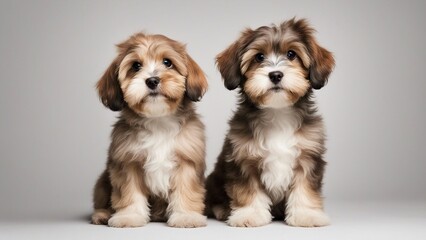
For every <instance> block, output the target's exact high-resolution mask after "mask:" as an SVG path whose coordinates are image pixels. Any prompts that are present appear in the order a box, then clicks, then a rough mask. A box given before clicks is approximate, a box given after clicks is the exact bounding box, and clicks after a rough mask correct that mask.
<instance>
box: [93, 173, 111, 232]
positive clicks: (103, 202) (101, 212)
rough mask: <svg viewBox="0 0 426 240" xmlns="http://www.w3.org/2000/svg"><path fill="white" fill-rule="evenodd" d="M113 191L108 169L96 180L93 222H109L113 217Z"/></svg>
mask: <svg viewBox="0 0 426 240" xmlns="http://www.w3.org/2000/svg"><path fill="white" fill-rule="evenodd" d="M111 192H112V186H111V182H110V180H109V174H108V171H107V170H105V171H104V172H103V173H102V175H101V176H100V177H99V179H98V181H97V182H96V185H95V189H94V191H93V208H94V209H95V211H94V212H93V214H92V224H105V225H106V224H108V220H109V218H110V217H111V214H112V209H111Z"/></svg>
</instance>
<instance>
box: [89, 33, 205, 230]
mask: <svg viewBox="0 0 426 240" xmlns="http://www.w3.org/2000/svg"><path fill="white" fill-rule="evenodd" d="M117 47H118V56H117V57H116V58H115V59H114V61H113V62H112V63H111V65H110V66H109V67H108V69H107V70H106V72H105V74H104V75H103V76H102V78H101V79H100V80H99V82H98V83H97V90H98V92H99V96H100V99H101V100H102V103H103V104H104V105H105V106H106V107H108V108H110V109H111V110H113V111H121V112H120V116H119V119H118V121H117V122H116V123H115V125H114V129H113V131H112V134H111V145H110V147H109V152H108V161H107V167H106V170H105V171H104V172H103V174H102V175H101V176H100V178H99V180H98V181H97V183H96V186H95V189H94V213H93V215H92V223H94V224H108V225H109V226H111V227H139V226H143V225H145V224H147V223H148V222H149V221H150V220H152V221H166V220H167V223H168V225H169V226H172V227H200V226H205V225H206V217H205V216H204V215H203V214H202V213H203V211H204V194H205V188H204V183H203V181H204V169H205V162H204V159H205V136H204V125H203V124H202V122H201V121H200V119H199V116H198V115H197V113H196V112H195V109H194V104H193V102H194V101H198V100H200V99H201V97H202V96H203V94H204V93H205V91H206V89H207V81H206V78H205V76H204V73H203V72H202V70H201V69H200V67H199V66H198V65H197V64H196V63H195V62H194V60H192V58H191V57H190V56H189V55H188V54H187V53H186V51H185V46H184V45H183V44H181V43H179V42H177V41H174V40H172V39H169V38H167V37H165V36H162V35H145V34H143V33H138V34H135V35H133V36H131V37H130V38H129V39H128V40H126V41H124V42H122V43H120V44H118V45H117Z"/></svg>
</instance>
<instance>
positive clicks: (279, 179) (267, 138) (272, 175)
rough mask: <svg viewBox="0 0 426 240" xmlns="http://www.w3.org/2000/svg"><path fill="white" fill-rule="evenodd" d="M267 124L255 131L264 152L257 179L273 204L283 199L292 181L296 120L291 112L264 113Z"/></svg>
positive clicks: (266, 111) (296, 149)
mask: <svg viewBox="0 0 426 240" xmlns="http://www.w3.org/2000/svg"><path fill="white" fill-rule="evenodd" d="M264 111H265V112H264V114H265V115H264V116H263V118H265V120H266V124H265V125H264V126H259V127H257V128H256V129H255V135H257V136H258V138H257V139H258V141H260V145H261V146H262V148H264V149H265V157H264V160H263V166H262V173H261V176H260V179H261V181H262V183H263V185H264V186H265V188H266V190H267V191H268V193H269V194H270V196H271V198H272V200H273V201H278V200H282V199H283V198H284V194H285V191H287V189H288V186H289V184H290V182H291V180H292V178H293V167H294V164H295V160H296V158H297V157H298V156H299V155H300V150H299V149H298V148H297V147H296V144H297V139H296V136H295V131H296V130H297V129H298V127H299V124H300V123H299V121H298V119H296V118H295V114H294V112H293V111H292V110H291V109H281V110H276V109H268V110H264Z"/></svg>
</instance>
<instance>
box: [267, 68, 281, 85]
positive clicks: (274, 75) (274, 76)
mask: <svg viewBox="0 0 426 240" xmlns="http://www.w3.org/2000/svg"><path fill="white" fill-rule="evenodd" d="M283 75H284V74H283V73H282V72H280V71H275V72H270V73H269V79H271V82H273V83H274V84H277V83H279V82H280V81H281V79H282V78H283Z"/></svg>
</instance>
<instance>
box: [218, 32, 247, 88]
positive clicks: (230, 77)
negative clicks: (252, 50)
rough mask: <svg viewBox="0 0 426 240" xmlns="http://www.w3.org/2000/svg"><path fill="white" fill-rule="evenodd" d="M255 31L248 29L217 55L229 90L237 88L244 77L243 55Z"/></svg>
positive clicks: (219, 67)
mask: <svg viewBox="0 0 426 240" xmlns="http://www.w3.org/2000/svg"><path fill="white" fill-rule="evenodd" d="M253 33H254V31H253V30H251V29H246V30H245V31H244V32H243V33H242V34H241V37H240V38H239V39H238V40H237V41H235V42H234V43H232V44H231V46H229V47H228V48H227V49H225V50H224V51H223V52H221V53H219V54H218V55H217V56H216V64H217V67H218V69H219V71H220V74H221V75H222V78H223V81H224V84H225V87H226V88H227V89H229V90H234V89H236V88H237V87H238V86H239V85H240V83H241V80H242V79H243V78H244V76H243V74H242V73H241V66H240V65H241V56H242V54H243V51H244V49H245V48H246V47H247V45H248V44H249V43H250V42H251V41H252V38H253V35H254V34H253Z"/></svg>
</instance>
